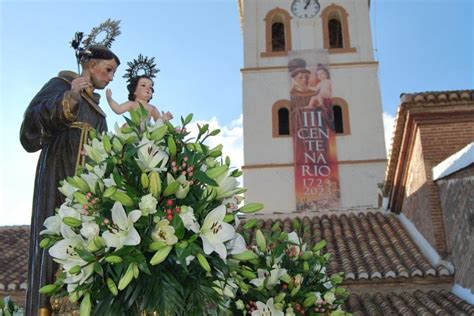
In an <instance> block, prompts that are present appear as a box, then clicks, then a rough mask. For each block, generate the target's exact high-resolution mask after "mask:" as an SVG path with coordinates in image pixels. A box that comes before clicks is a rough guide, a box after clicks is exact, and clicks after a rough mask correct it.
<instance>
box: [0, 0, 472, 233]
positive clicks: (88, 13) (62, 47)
mask: <svg viewBox="0 0 474 316" xmlns="http://www.w3.org/2000/svg"><path fill="white" fill-rule="evenodd" d="M259 1H262V0H259ZM263 1H266V0H263ZM320 2H322V1H320ZM323 9H324V7H323ZM370 11H371V12H370V17H371V25H372V37H373V43H374V55H375V57H376V60H377V61H379V79H380V89H381V95H382V106H383V111H384V123H385V127H386V139H387V140H389V139H390V137H391V133H392V126H393V119H394V116H395V114H396V109H397V106H398V104H399V100H400V94H401V93H409V92H422V91H439V90H462V89H473V88H474V77H473V76H474V61H473V59H474V47H473V46H474V34H473V30H474V25H473V23H474V22H472V21H474V1H471V0H371V8H370ZM109 17H110V18H112V19H118V20H121V24H120V25H121V31H122V34H121V35H120V36H119V37H118V38H117V39H116V41H115V42H114V43H113V50H114V51H115V52H117V54H118V55H119V57H120V59H121V60H122V65H121V67H120V68H119V69H118V71H117V74H116V77H115V78H114V81H113V82H112V83H111V84H110V85H109V87H110V88H111V89H112V91H113V96H114V98H115V99H116V100H117V101H119V102H124V101H125V100H126V99H127V90H126V82H125V79H123V78H122V75H123V74H124V71H125V68H126V62H127V61H130V60H132V59H133V58H136V57H137V56H138V54H139V53H141V54H143V55H145V56H154V57H155V61H156V62H157V65H158V67H159V68H160V70H161V71H160V72H159V73H158V75H157V77H156V79H155V95H154V98H153V100H152V102H151V103H153V104H154V105H156V106H157V107H158V108H159V109H160V110H169V111H171V112H172V113H173V114H174V115H175V117H179V116H181V115H182V116H185V115H186V114H187V113H190V112H192V113H194V118H195V120H197V121H200V122H201V123H202V122H208V123H210V125H211V126H212V127H214V128H217V127H219V128H221V129H222V133H221V134H220V135H219V137H218V138H216V141H215V142H216V143H217V142H220V143H223V144H224V148H225V149H226V150H225V153H226V154H227V155H229V156H231V158H232V160H233V164H234V165H236V166H240V165H242V163H243V153H242V130H243V129H242V114H241V113H242V87H241V83H242V82H241V74H240V69H241V68H242V67H243V66H242V65H243V46H242V34H241V29H240V20H239V15H238V8H237V0H169V1H164V0H156V1H133V2H132V1H123V0H122V1H121V0H114V1H112V0H110V1H109V0H102V1H95V2H92V1H79V0H76V1H74V2H73V1H65V0H50V1H41V0H38V1H33V0H30V1H24V0H0V226H2V225H21V224H29V222H30V219H31V203H32V193H33V185H34V174H35V170H36V161H37V159H38V153H33V154H31V153H27V152H25V151H24V150H23V148H22V147H21V145H20V143H19V137H18V135H19V129H20V126H21V122H22V117H23V113H24V111H25V109H26V107H27V106H28V104H29V102H30V100H31V99H32V98H33V96H34V95H35V94H36V92H37V91H38V90H39V89H40V88H41V86H42V85H43V84H44V83H46V81H47V80H49V78H51V77H53V76H55V75H56V74H57V72H58V71H59V70H64V69H69V70H75V69H77V67H76V64H75V57H74V52H73V50H72V49H71V48H70V46H69V42H70V41H71V39H72V37H73V35H74V33H75V32H76V31H83V32H85V33H86V34H87V33H88V32H89V31H90V29H91V28H92V27H94V26H96V25H99V24H100V23H101V22H103V21H104V20H106V19H107V18H109ZM102 102H103V103H102V108H103V109H104V110H105V112H106V114H107V122H108V125H109V128H111V127H112V126H113V125H114V123H115V122H122V121H123V119H122V118H120V117H119V116H117V115H115V114H114V113H113V112H112V111H111V110H110V109H109V107H108V106H107V105H106V103H105V98H104V99H103V100H102Z"/></svg>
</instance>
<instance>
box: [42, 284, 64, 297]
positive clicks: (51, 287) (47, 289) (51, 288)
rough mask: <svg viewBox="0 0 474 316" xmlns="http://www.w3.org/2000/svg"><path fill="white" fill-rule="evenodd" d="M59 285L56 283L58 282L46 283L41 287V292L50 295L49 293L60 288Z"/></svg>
mask: <svg viewBox="0 0 474 316" xmlns="http://www.w3.org/2000/svg"><path fill="white" fill-rule="evenodd" d="M58 288H59V287H58V286H57V285H56V284H48V285H45V286H43V287H41V288H40V289H39V292H40V293H41V294H46V295H49V294H53V293H54V292H56V290H57V289H58Z"/></svg>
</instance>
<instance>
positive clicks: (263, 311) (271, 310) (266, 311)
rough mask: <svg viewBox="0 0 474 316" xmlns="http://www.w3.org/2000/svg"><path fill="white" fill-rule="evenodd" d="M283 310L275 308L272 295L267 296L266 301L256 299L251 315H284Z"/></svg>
mask: <svg viewBox="0 0 474 316" xmlns="http://www.w3.org/2000/svg"><path fill="white" fill-rule="evenodd" d="M284 315H285V314H284V313H283V311H280V310H278V309H276V308H275V306H274V305H273V297H271V298H269V299H268V301H267V303H266V304H265V303H262V302H260V301H257V309H256V310H254V311H253V312H252V316H284Z"/></svg>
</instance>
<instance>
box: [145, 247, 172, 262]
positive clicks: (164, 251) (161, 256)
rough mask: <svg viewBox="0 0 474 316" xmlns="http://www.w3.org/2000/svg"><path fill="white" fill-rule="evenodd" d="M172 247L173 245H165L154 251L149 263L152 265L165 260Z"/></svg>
mask: <svg viewBox="0 0 474 316" xmlns="http://www.w3.org/2000/svg"><path fill="white" fill-rule="evenodd" d="M172 249H173V246H166V247H164V248H161V249H160V250H158V251H157V252H156V253H155V255H154V256H153V257H152V258H151V260H150V264H151V265H152V266H154V265H157V264H160V263H162V262H163V261H165V259H166V258H167V257H168V255H169V254H170V252H171V250H172Z"/></svg>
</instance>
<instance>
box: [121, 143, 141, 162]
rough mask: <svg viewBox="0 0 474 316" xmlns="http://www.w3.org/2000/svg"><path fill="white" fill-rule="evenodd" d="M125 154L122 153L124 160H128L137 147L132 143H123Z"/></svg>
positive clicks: (133, 154)
mask: <svg viewBox="0 0 474 316" xmlns="http://www.w3.org/2000/svg"><path fill="white" fill-rule="evenodd" d="M125 148H126V149H125V155H123V159H124V160H128V159H130V158H131V157H133V156H135V154H136V153H137V151H138V147H136V146H133V145H125Z"/></svg>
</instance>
